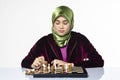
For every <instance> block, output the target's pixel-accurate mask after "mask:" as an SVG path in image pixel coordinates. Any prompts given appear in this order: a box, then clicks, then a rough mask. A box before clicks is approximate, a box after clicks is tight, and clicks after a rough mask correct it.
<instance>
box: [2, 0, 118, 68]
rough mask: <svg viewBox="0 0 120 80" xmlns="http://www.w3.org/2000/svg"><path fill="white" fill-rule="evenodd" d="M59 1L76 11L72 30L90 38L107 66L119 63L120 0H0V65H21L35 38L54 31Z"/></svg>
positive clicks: (116, 65)
mask: <svg viewBox="0 0 120 80" xmlns="http://www.w3.org/2000/svg"><path fill="white" fill-rule="evenodd" d="M60 5H66V6H69V7H70V8H71V9H72V10H73V11H74V15H75V23H74V28H73V31H77V32H80V33H82V34H84V35H85V36H86V37H87V38H88V39H89V40H90V41H91V43H92V44H93V45H94V47H95V48H96V49H97V51H98V52H99V54H100V55H102V57H103V59H104V60H105V66H104V67H120V62H119V61H120V35H119V34H120V30H119V27H120V0H0V67H21V61H22V59H23V58H24V57H25V56H26V55H27V54H28V52H29V50H30V49H31V47H32V46H33V45H34V44H35V43H36V41H37V40H38V39H39V38H41V37H42V36H44V35H47V34H48V33H51V27H52V24H51V15H52V12H53V10H54V9H55V8H56V7H57V6H60Z"/></svg>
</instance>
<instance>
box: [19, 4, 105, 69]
mask: <svg viewBox="0 0 120 80" xmlns="http://www.w3.org/2000/svg"><path fill="white" fill-rule="evenodd" d="M52 24H53V27H52V33H51V34H48V35H47V36H44V37H42V38H41V39H39V40H38V41H37V43H36V44H35V45H34V46H33V47H32V49H31V50H30V52H29V54H28V55H27V56H26V57H25V58H24V59H23V61H22V63H21V65H22V67H25V68H34V69H39V68H40V65H41V63H44V61H47V62H48V63H51V64H57V65H64V64H68V63H70V64H74V65H75V66H83V67H86V68H89V67H103V65H104V60H103V59H102V57H101V55H99V54H98V52H97V51H96V49H95V48H94V47H93V45H92V44H91V43H90V41H89V40H88V39H87V38H86V37H85V36H84V35H82V34H81V33H77V32H73V31H72V28H73V24H74V14H73V11H72V10H71V9H70V8H69V7H67V6H59V7H57V8H56V9H55V11H54V12H53V15H52Z"/></svg>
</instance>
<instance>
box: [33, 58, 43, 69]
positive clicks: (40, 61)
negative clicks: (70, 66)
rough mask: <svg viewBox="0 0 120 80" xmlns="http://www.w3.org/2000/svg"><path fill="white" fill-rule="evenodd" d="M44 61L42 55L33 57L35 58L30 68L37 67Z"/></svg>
mask: <svg viewBox="0 0 120 80" xmlns="http://www.w3.org/2000/svg"><path fill="white" fill-rule="evenodd" d="M44 61H45V58H44V56H40V57H37V58H35V60H34V61H33V63H32V65H31V68H33V69H39V68H40V67H41V65H42V63H43V62H44Z"/></svg>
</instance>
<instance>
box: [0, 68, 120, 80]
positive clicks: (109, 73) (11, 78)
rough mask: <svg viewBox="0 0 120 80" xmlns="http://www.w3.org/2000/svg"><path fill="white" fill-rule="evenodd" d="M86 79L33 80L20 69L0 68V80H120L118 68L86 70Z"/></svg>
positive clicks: (37, 79) (119, 69)
mask: <svg viewBox="0 0 120 80" xmlns="http://www.w3.org/2000/svg"><path fill="white" fill-rule="evenodd" d="M86 70H87V72H88V75H89V76H88V78H44V79H43V78H33V76H28V75H25V74H24V72H23V71H24V69H22V68H0V80H72V79H74V80H120V77H119V74H120V68H86Z"/></svg>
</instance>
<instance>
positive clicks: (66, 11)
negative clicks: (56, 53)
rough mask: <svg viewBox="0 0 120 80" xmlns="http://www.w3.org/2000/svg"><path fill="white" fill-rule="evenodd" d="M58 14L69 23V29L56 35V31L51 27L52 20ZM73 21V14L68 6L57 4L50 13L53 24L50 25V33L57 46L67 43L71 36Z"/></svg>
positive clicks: (53, 20)
mask: <svg viewBox="0 0 120 80" xmlns="http://www.w3.org/2000/svg"><path fill="white" fill-rule="evenodd" d="M59 16H63V17H65V18H66V19H67V20H68V22H69V24H70V31H69V32H68V33H67V34H65V35H63V36H60V35H58V34H57V32H55V31H54V29H53V27H54V22H55V20H56V19H57V18H58V17H59ZM73 22H74V14H73V11H72V10H71V9H70V8H69V7H67V6H59V7H57V8H56V9H55V11H54V12H53V14H52V25H53V26H52V34H53V38H54V40H55V42H56V43H57V45H58V46H59V47H63V46H65V45H66V44H67V43H68V41H69V39H70V37H71V30H72V28H73Z"/></svg>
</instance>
